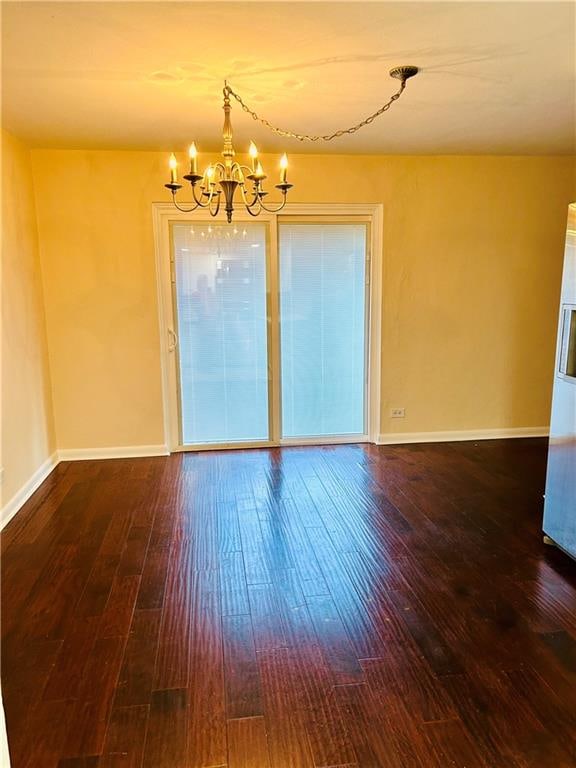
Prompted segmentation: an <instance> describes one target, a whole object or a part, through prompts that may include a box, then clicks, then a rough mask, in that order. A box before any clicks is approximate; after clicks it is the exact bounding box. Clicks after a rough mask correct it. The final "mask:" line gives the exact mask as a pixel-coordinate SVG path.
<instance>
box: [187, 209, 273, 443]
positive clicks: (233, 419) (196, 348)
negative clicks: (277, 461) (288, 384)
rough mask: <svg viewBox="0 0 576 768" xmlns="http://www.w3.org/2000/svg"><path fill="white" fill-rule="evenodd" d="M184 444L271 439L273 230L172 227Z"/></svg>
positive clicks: (257, 226)
mask: <svg viewBox="0 0 576 768" xmlns="http://www.w3.org/2000/svg"><path fill="white" fill-rule="evenodd" d="M172 242H173V253H174V266H175V278H176V284H175V293H176V302H177V315H178V336H179V363H180V403H181V424H182V442H183V444H184V445H192V444H198V443H223V442H224V443H225V442H236V441H254V440H267V439H268V361H267V337H266V333H267V325H266V225H265V224H259V223H254V224H246V225H242V224H239V225H238V226H234V225H230V226H228V225H215V224H212V225H209V224H207V223H206V224H200V223H198V224H196V223H195V224H194V225H190V223H189V222H188V223H182V224H180V223H176V224H173V226H172Z"/></svg>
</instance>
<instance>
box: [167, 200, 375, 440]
mask: <svg viewBox="0 0 576 768" xmlns="http://www.w3.org/2000/svg"><path fill="white" fill-rule="evenodd" d="M293 216H298V217H301V218H303V219H305V218H306V217H311V218H312V217H319V216H322V217H331V216H332V217H334V218H335V219H337V218H338V217H340V218H341V219H342V218H346V217H354V216H364V217H368V218H369V219H370V226H369V232H370V236H369V239H368V242H367V249H368V253H367V259H366V260H367V279H368V283H369V285H368V288H369V290H368V329H369V339H368V350H367V351H368V359H367V365H366V370H367V374H368V386H367V403H366V408H367V435H366V436H365V437H363V438H362V439H361V440H354V442H370V443H375V442H377V439H378V434H379V432H380V400H381V361H382V313H383V306H382V288H383V285H382V281H383V264H382V262H383V250H382V249H383V231H382V228H383V207H382V205H381V204H380V203H357V204H348V203H288V204H287V205H286V206H285V208H283V209H282V211H281V212H280V213H277V214H265V213H262V214H260V215H259V216H258V219H257V220H260V221H262V222H266V223H268V224H269V225H270V249H271V252H272V253H273V254H276V255H277V254H278V247H277V240H278V223H279V221H281V220H282V218H283V217H293ZM205 219H206V213H205V211H202V210H199V211H195V212H193V213H182V212H180V211H178V210H177V209H176V208H175V207H174V205H173V204H172V203H171V202H164V203H152V220H153V226H154V250H155V264H156V292H157V308H158V328H159V335H160V369H161V379H162V410H163V425H164V442H165V444H166V445H167V446H168V449H169V451H170V452H171V453H173V452H177V451H194V450H223V449H226V448H255V447H271V446H278V445H307V444H308V445H310V444H311V445H330V444H338V443H349V442H351V440H350V438H349V437H347V436H342V437H340V436H332V437H324V438H322V437H320V438H318V437H314V438H295V439H283V440H280V439H278V432H277V429H273V430H272V432H271V435H270V437H271V440H270V441H267V442H266V443H264V444H263V443H261V442H258V443H250V442H242V443H234V444H233V445H232V444H218V445H202V446H192V447H191V446H182V445H181V444H180V422H179V419H180V414H179V402H178V369H177V355H176V354H175V349H176V347H175V343H174V340H175V339H177V336H176V333H175V328H174V325H175V323H174V317H175V313H174V299H173V284H172V275H173V269H172V265H171V261H172V260H173V256H172V248H171V234H170V225H171V223H172V222H182V221H195V220H196V221H199V220H205ZM234 219H235V221H236V222H245V221H251V222H254V221H255V219H254V217H252V216H249V215H248V214H247V213H244V214H243V213H242V211H238V212H237V213H236V212H235V214H234ZM268 263H269V265H270V266H269V267H268ZM277 269H278V265H277V259H275V258H272V259H267V273H268V272H269V271H273V270H277ZM278 301H279V296H278V295H272V293H271V292H270V290H269V286H267V307H268V311H269V310H270V304H271V303H272V304H275V306H276V308H277V305H278ZM277 333H278V328H272V329H271V334H277ZM271 334H269V338H268V349H269V360H268V367H269V377H271V378H272V386H271V387H270V389H269V393H270V400H271V403H270V407H271V408H272V413H273V414H277V413H279V397H280V392H279V386H278V382H279V365H280V360H279V357H280V352H279V344H278V343H277V342H278V339H276V340H275V341H276V343H275V344H272V345H271V339H270V335H271ZM271 348H272V349H274V350H275V354H272V355H270V349H271ZM276 428H278V425H276ZM273 437H274V438H275V439H272V438H273Z"/></svg>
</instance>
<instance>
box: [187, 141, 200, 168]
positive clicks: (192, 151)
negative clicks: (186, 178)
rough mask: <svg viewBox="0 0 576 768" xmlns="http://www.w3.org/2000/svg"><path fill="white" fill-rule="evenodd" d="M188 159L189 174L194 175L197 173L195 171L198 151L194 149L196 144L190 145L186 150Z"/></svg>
mask: <svg viewBox="0 0 576 768" xmlns="http://www.w3.org/2000/svg"><path fill="white" fill-rule="evenodd" d="M188 157H189V158H190V173H193V174H196V173H197V172H198V170H197V157H198V150H197V149H196V144H194V142H192V144H190V148H189V149H188Z"/></svg>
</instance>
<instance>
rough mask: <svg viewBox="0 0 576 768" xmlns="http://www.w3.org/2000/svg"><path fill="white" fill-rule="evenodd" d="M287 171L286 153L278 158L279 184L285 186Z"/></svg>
mask: <svg viewBox="0 0 576 768" xmlns="http://www.w3.org/2000/svg"><path fill="white" fill-rule="evenodd" d="M287 169H288V156H287V155H286V152H284V154H283V155H282V157H281V158H280V184H286V171H287Z"/></svg>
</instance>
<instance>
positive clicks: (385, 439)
mask: <svg viewBox="0 0 576 768" xmlns="http://www.w3.org/2000/svg"><path fill="white" fill-rule="evenodd" d="M549 432H550V428H549V427H509V428H505V429H470V430H468V429H462V430H454V431H452V432H385V433H384V434H381V435H378V440H377V445H401V444H402V443H450V442H460V441H463V440H503V439H506V438H511V437H548V434H549Z"/></svg>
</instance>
